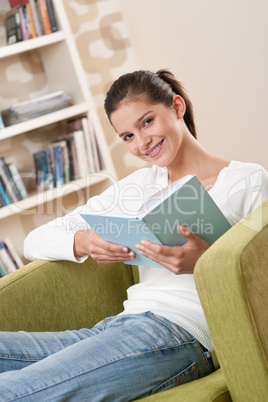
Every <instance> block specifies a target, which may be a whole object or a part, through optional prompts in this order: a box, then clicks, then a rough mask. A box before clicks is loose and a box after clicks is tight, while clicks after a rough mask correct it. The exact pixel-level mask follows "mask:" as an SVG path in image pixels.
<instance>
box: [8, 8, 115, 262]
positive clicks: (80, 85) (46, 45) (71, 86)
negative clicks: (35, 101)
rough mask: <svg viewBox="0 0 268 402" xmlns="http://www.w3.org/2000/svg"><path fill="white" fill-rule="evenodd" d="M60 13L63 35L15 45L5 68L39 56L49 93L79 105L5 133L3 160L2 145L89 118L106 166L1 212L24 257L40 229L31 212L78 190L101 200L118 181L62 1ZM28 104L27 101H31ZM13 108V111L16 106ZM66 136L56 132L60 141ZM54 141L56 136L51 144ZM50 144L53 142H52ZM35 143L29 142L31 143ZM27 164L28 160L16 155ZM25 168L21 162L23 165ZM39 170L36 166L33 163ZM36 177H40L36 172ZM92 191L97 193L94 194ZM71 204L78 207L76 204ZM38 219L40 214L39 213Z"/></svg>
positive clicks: (10, 236)
mask: <svg viewBox="0 0 268 402" xmlns="http://www.w3.org/2000/svg"><path fill="white" fill-rule="evenodd" d="M54 12H55V15H56V20H57V26H58V31H57V32H55V33H52V34H50V35H44V36H42V37H38V38H35V39H30V40H28V41H23V42H19V43H16V44H13V45H9V46H4V47H0V68H1V62H2V61H3V62H5V63H6V61H7V59H8V58H10V60H12V58H14V57H17V56H18V55H20V54H23V55H24V57H25V55H26V56H27V55H29V57H30V56H31V54H32V52H38V55H39V57H40V59H41V60H42V64H43V68H44V71H45V75H46V77H47V85H46V90H47V93H50V92H55V91H59V90H63V91H64V92H66V93H67V94H69V95H71V98H72V102H73V105H72V106H70V107H67V108H65V109H62V110H59V111H56V112H53V113H49V114H47V115H43V116H40V117H38V118H34V119H31V120H28V121H25V122H22V123H19V124H15V125H11V126H9V127H6V128H4V129H2V130H1V131H0V156H5V155H4V154H3V153H2V152H1V150H2V146H1V143H2V144H4V142H5V141H12V144H15V145H16V143H18V144H20V143H21V142H22V138H24V136H27V138H33V139H34V141H35V142H36V141H37V140H38V136H39V131H38V130H40V129H41V130H42V129H43V130H44V129H46V127H50V126H51V127H53V124H54V125H55V124H63V123H64V122H65V121H67V120H68V119H72V118H75V117H80V116H83V115H86V114H87V113H89V115H90V118H91V119H92V121H93V125H94V128H95V132H96V139H97V143H98V148H99V151H100V157H101V161H102V169H103V170H102V172H100V174H96V175H92V177H91V178H90V180H89V179H88V174H87V176H86V178H85V179H80V180H76V181H73V182H70V183H67V184H65V185H63V186H62V187H60V188H55V189H53V190H49V191H46V192H44V193H33V194H30V195H29V197H28V198H27V199H24V200H22V201H18V202H16V203H14V204H11V205H8V206H6V207H2V208H0V239H4V238H5V237H9V238H11V240H13V242H14V245H15V246H16V248H17V249H18V251H19V253H20V254H21V255H22V247H23V240H24V238H25V236H26V235H27V233H28V232H29V231H30V230H32V229H34V228H35V227H36V226H38V216H36V215H35V216H34V217H33V216H31V210H32V209H34V210H37V211H38V206H42V205H43V204H46V203H51V202H52V203H53V201H55V203H56V200H57V199H59V198H62V197H66V198H68V197H69V198H70V197H72V194H73V195H74V197H75V193H76V189H77V188H80V189H85V194H89V193H90V194H91V193H93V194H96V193H98V192H100V191H103V189H104V188H105V187H107V186H108V185H110V184H111V181H110V179H109V178H110V177H113V178H115V177H116V173H115V170H114V166H113V163H112V159H111V156H110V152H109V150H108V146H107V143H106V139H105V136H104V133H103V130H102V127H101V125H100V122H99V118H98V115H97V112H96V108H95V105H94V102H93V99H92V96H91V93H90V90H89V84H88V82H87V80H86V77H85V73H84V70H83V67H82V65H81V61H80V57H79V54H78V51H77V48H76V45H75V40H74V38H73V35H72V32H71V29H70V26H69V22H68V19H67V16H66V13H65V9H64V6H63V2H62V0H54ZM25 100H26V99H25ZM10 106H11V105H10ZM59 134H60V133H58V132H57V130H56V131H55V136H54V137H55V138H56V137H57V136H58V135H59ZM50 140H51V135H50V137H49V141H50ZM49 141H48V142H49ZM28 142H29V141H28ZM15 152H17V153H19V152H23V150H19V151H18V150H16V146H14V158H15V159H16V157H17V156H18V157H19V160H20V161H21V160H22V159H23V158H22V155H21V154H20V155H17V156H16V155H15ZM33 152H34V149H33V150H31V149H29V150H28V153H27V156H25V165H27V166H28V165H29V161H28V160H27V159H29V153H33ZM20 163H21V162H20ZM32 165H33V163H32ZM33 173H34V171H33ZM91 187H92V189H93V192H92V191H91ZM69 203H72V202H71V201H70V202H69ZM37 214H38V212H37ZM58 214H61V211H59V210H57V211H55V216H57V215H58ZM52 218H53V216H47V217H46V216H44V214H43V215H42V219H41V223H44V221H49V220H51V219H52Z"/></svg>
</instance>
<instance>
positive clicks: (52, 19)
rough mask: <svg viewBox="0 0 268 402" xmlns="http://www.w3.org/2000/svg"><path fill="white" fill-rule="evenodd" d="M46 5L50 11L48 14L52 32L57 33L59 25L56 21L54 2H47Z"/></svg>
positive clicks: (47, 0)
mask: <svg viewBox="0 0 268 402" xmlns="http://www.w3.org/2000/svg"><path fill="white" fill-rule="evenodd" d="M46 3H47V10H48V14H49V20H50V26H51V29H52V32H56V31H57V25H56V19H55V14H54V9H53V3H52V0H46Z"/></svg>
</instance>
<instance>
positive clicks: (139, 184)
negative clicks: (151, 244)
mask: <svg viewBox="0 0 268 402" xmlns="http://www.w3.org/2000/svg"><path fill="white" fill-rule="evenodd" d="M167 185H168V171H167V169H166V168H160V167H157V166H153V167H152V168H144V169H140V170H138V171H136V172H135V173H133V174H131V175H130V176H128V177H126V178H124V179H123V180H120V181H119V182H117V183H115V184H114V185H112V186H111V187H109V188H108V189H107V190H105V191H104V192H103V193H102V194H101V195H98V196H96V197H92V198H90V199H89V200H88V202H87V203H86V204H85V205H84V206H82V207H79V208H77V209H75V210H74V211H73V212H72V213H69V214H67V215H66V216H64V217H62V218H57V219H55V220H53V221H51V222H49V223H48V224H45V225H43V226H40V227H38V228H37V229H35V230H33V231H32V232H31V233H30V234H29V235H28V236H27V238H26V239H25V243H24V254H25V257H26V258H28V259H30V260H34V259H44V260H70V261H76V262H83V261H84V260H85V259H86V258H87V257H84V258H80V259H79V260H77V259H76V258H75V256H74V254H73V239H74V234H75V232H76V231H77V230H80V229H86V228H89V226H88V225H87V224H86V222H85V221H84V219H83V218H82V217H81V216H80V214H81V213H87V212H98V213H103V214H105V213H115V214H118V213H121V214H122V213H125V214H128V215H133V216H135V214H136V212H137V211H138V210H139V209H140V207H141V206H142V204H143V203H144V201H145V200H146V199H147V198H148V197H150V196H152V195H153V194H154V193H156V192H157V191H159V190H160V189H161V188H163V187H165V186H167ZM209 193H210V195H211V197H212V198H213V199H214V201H215V202H216V204H217V205H218V206H219V208H220V209H221V210H222V212H223V214H224V215H225V216H226V218H227V219H228V220H229V222H230V223H231V224H232V225H234V224H235V223H237V222H238V221H239V220H241V219H242V218H243V217H244V216H245V215H247V214H248V213H249V212H250V211H252V210H253V209H254V208H256V207H257V206H258V205H259V204H261V203H262V202H263V201H264V200H266V199H267V198H268V173H267V172H266V171H265V170H264V169H263V168H262V167H261V166H260V165H257V164H250V163H242V162H237V161H232V162H231V163H230V164H229V166H228V167H226V168H224V169H222V171H221V172H220V174H219V176H218V178H217V181H216V183H215V184H214V186H213V187H212V188H211V189H210V190H209ZM134 251H136V250H134ZM133 263H135V261H133ZM139 273H140V283H139V284H136V285H134V286H131V287H130V288H129V289H128V297H127V300H126V301H125V302H124V311H123V312H122V313H121V314H135V313H140V312H145V311H151V312H153V313H155V314H158V315H160V316H162V317H165V318H167V319H168V320H170V321H172V322H174V323H176V324H178V325H180V326H182V327H183V328H184V329H186V330H187V331H189V332H190V333H191V334H192V335H194V336H195V337H196V339H197V340H198V341H199V342H201V343H202V344H203V345H204V346H205V347H206V348H207V349H209V350H211V351H212V350H213V343H212V340H211V338H210V335H209V331H208V327H207V323H206V319H205V316H204V313H203V310H202V307H201V304H200V301H199V297H198V294H197V290H196V287H195V283H194V276H193V274H182V275H174V274H173V273H171V272H170V271H169V270H167V269H162V268H148V267H139Z"/></svg>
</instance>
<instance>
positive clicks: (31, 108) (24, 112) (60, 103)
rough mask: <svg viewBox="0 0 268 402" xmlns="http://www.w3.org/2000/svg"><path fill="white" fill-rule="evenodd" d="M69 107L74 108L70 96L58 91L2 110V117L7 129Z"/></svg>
mask: <svg viewBox="0 0 268 402" xmlns="http://www.w3.org/2000/svg"><path fill="white" fill-rule="evenodd" d="M68 106H72V101H71V97H70V95H68V94H66V93H64V92H63V91H56V92H52V93H50V94H47V95H44V96H40V97H38V98H34V99H30V100H27V101H24V102H18V103H15V104H14V105H13V106H11V107H10V108H9V109H6V110H2V112H1V115H2V119H3V124H4V126H5V127H7V126H11V125H13V124H18V123H22V122H23V121H28V120H29V119H34V118H36V117H39V116H43V115H44V114H48V113H52V112H55V111H57V110H60V109H64V108H66V107H68Z"/></svg>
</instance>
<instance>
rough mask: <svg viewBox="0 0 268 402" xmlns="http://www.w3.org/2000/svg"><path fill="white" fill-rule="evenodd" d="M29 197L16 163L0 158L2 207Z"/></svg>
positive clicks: (0, 198)
mask: <svg viewBox="0 0 268 402" xmlns="http://www.w3.org/2000/svg"><path fill="white" fill-rule="evenodd" d="M27 197H28V193H27V190H26V188H25V186H24V183H23V181H22V178H21V175H20V173H19V171H18V169H17V166H16V165H15V163H6V161H5V159H4V157H0V207H4V206H6V205H9V204H11V203H13V202H16V201H20V200H23V199H25V198H27Z"/></svg>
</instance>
